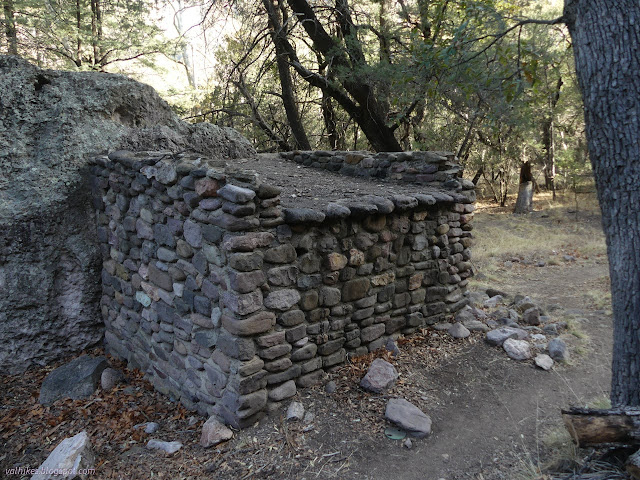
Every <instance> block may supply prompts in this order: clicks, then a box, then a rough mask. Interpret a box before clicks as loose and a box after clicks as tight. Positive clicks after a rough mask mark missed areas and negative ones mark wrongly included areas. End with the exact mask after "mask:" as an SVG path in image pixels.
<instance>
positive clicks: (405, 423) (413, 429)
mask: <svg viewBox="0 0 640 480" xmlns="http://www.w3.org/2000/svg"><path fill="white" fill-rule="evenodd" d="M384 417H385V418H386V419H387V420H389V421H390V422H392V423H394V424H396V425H397V426H398V427H400V428H402V429H403V430H406V431H407V432H408V433H409V435H413V436H414V437H418V438H423V437H426V436H427V435H429V434H430V433H431V418H430V417H429V415H427V414H426V413H424V412H423V411H422V410H420V409H419V408H418V407H416V406H415V405H414V404H412V403H410V402H408V401H406V400H405V399H404V398H392V399H391V400H389V403H387V408H386V409H385V412H384Z"/></svg>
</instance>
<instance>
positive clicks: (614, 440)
mask: <svg viewBox="0 0 640 480" xmlns="http://www.w3.org/2000/svg"><path fill="white" fill-rule="evenodd" d="M562 419H563V420H564V425H565V427H566V428H567V431H568V432H569V434H570V435H571V437H572V438H573V441H574V442H575V443H576V444H577V445H578V446H579V447H587V446H595V445H604V444H608V445H611V444H620V445H634V444H640V408H631V407H623V408H614V409H609V410H598V409H593V408H575V407H574V408H571V409H569V410H563V411H562Z"/></svg>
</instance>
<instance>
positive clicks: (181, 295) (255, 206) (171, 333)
mask: <svg viewBox="0 0 640 480" xmlns="http://www.w3.org/2000/svg"><path fill="white" fill-rule="evenodd" d="M393 155H396V154H393ZM415 155H418V154H415ZM326 157H327V158H329V156H326ZM438 157H439V158H437V159H435V160H434V162H435V165H437V166H438V169H440V168H441V167H440V165H441V164H443V163H445V162H448V161H449V160H447V159H446V158H444V160H443V157H442V156H438ZM294 158H295V157H294ZM364 158H370V157H363V159H364ZM434 158H435V157H434ZM345 161H346V159H345ZM93 169H94V173H95V192H96V197H95V206H96V209H97V219H98V237H99V240H100V242H101V248H102V255H103V258H104V268H103V271H102V281H103V295H102V301H101V305H102V314H103V317H104V319H105V324H106V335H105V336H106V344H107V347H108V349H109V351H111V352H112V353H114V354H116V355H118V356H120V357H122V358H126V359H127V360H128V361H129V363H130V364H131V365H132V366H135V367H138V368H141V369H142V370H143V371H145V372H146V373H147V374H148V376H149V377H150V379H151V380H152V381H153V383H154V385H155V386H156V388H158V389H159V390H160V391H163V392H165V393H167V394H169V395H171V396H172V397H174V398H176V399H179V400H180V401H181V402H182V403H183V404H184V405H185V406H186V407H187V408H190V409H193V410H197V411H199V412H200V413H203V414H204V413H207V414H219V415H221V416H223V417H224V418H225V420H226V421H227V422H228V423H230V424H231V425H234V426H236V427H244V426H247V425H250V424H252V423H253V422H255V421H256V420H257V419H259V418H260V417H261V416H262V415H264V413H265V411H266V409H267V406H268V404H271V405H277V404H278V402H281V401H283V400H285V399H287V398H289V397H291V396H293V395H294V394H295V393H296V389H297V388H300V387H306V386H310V385H313V384H315V383H317V382H320V381H322V379H323V378H324V375H325V371H326V370H327V369H330V368H332V367H334V366H336V365H340V364H341V363H342V362H344V361H345V359H346V356H347V355H349V354H361V353H366V352H369V351H373V350H375V349H377V348H380V347H381V346H383V345H384V343H385V342H386V340H387V339H388V338H389V337H396V336H398V335H400V334H408V333H411V332H414V331H415V330H416V329H417V328H419V327H422V326H425V325H430V324H433V323H435V322H438V321H440V320H442V319H443V318H444V316H445V315H446V314H447V313H449V312H454V311H457V310H458V309H460V308H462V307H463V306H464V305H465V299H464V296H463V292H464V290H465V287H466V285H467V283H468V277H469V276H470V275H471V264H470V263H469V259H470V255H471V254H470V251H469V246H470V243H471V229H472V227H471V223H470V222H471V219H472V217H473V213H472V212H473V210H474V205H473V203H472V199H473V197H474V192H473V190H471V189H470V188H467V187H468V185H465V184H463V182H459V181H457V180H455V175H454V174H448V175H449V177H448V178H445V179H444V181H443V182H442V183H443V184H444V183H445V182H447V181H449V182H450V183H449V185H450V187H451V190H449V191H444V190H442V189H439V188H431V189H425V190H424V193H421V194H414V195H411V196H408V195H393V196H390V197H384V196H373V195H365V196H360V197H356V198H352V199H349V198H346V199H344V200H341V201H339V202H333V203H328V204H327V205H323V206H322V207H320V206H319V207H318V208H317V209H316V208H314V209H311V208H283V206H282V205H281V196H280V193H281V192H280V188H278V187H276V186H273V185H267V184H264V183H260V179H259V178H258V177H257V175H255V174H254V173H252V172H251V171H242V170H239V169H237V168H234V167H232V166H226V165H225V164H224V163H221V162H211V161H206V160H203V159H201V158H197V157H193V156H185V155H171V154H169V153H168V152H155V153H154V152H141V153H138V154H133V153H130V152H114V153H113V154H111V155H109V157H100V158H97V159H96V160H95V166H94V167H93ZM451 182H456V184H455V185H454V184H453V183H451ZM435 186H436V187H440V183H438V184H437V185H435Z"/></svg>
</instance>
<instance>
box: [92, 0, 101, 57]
mask: <svg viewBox="0 0 640 480" xmlns="http://www.w3.org/2000/svg"><path fill="white" fill-rule="evenodd" d="M101 43H102V9H101V7H100V0H91V46H92V47H93V59H92V60H93V61H92V64H93V65H94V67H95V66H96V64H97V62H98V61H99V60H100V59H101V58H102V52H101Z"/></svg>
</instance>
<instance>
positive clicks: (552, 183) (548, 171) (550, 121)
mask: <svg viewBox="0 0 640 480" xmlns="http://www.w3.org/2000/svg"><path fill="white" fill-rule="evenodd" d="M562 85H563V82H562V77H561V78H558V82H557V83H556V88H555V90H554V91H553V93H552V94H551V95H550V96H549V105H548V106H549V112H548V116H547V119H546V120H545V121H544V123H543V126H542V144H543V146H544V182H545V187H546V188H547V190H551V191H552V192H553V199H554V200H555V199H556V148H555V138H554V135H555V109H556V105H557V104H558V100H560V89H561V88H562Z"/></svg>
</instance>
